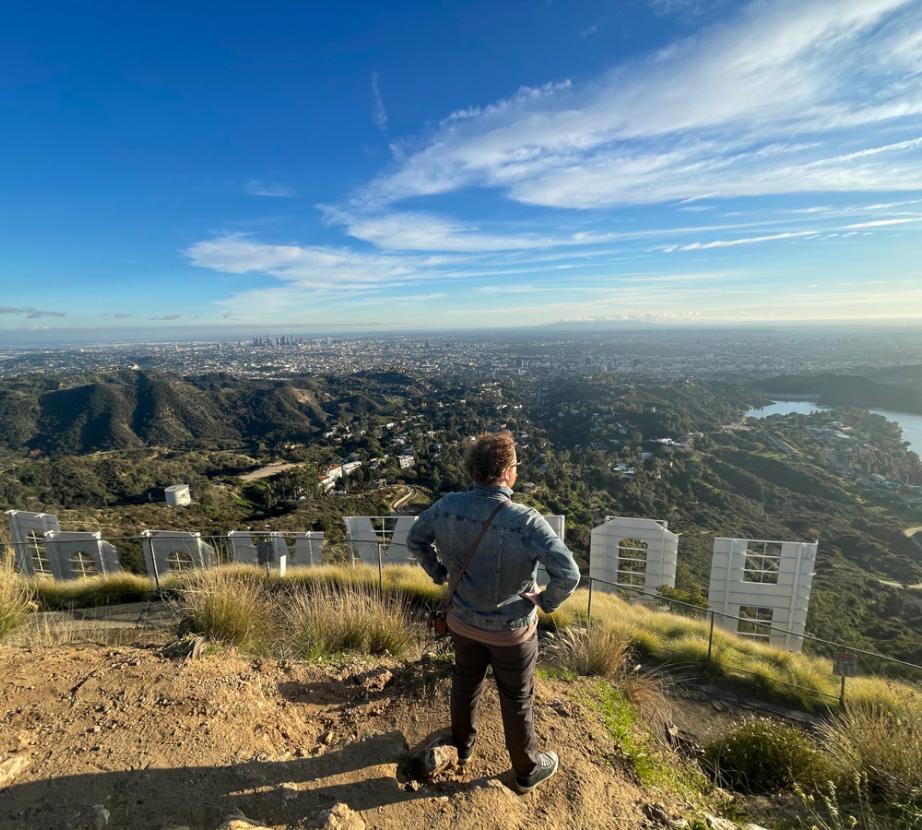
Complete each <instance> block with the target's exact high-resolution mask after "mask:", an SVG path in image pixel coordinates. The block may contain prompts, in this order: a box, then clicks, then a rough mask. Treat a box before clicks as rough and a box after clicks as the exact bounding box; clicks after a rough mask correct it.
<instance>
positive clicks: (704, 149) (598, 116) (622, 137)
mask: <svg viewBox="0 0 922 830" xmlns="http://www.w3.org/2000/svg"><path fill="white" fill-rule="evenodd" d="M919 10H920V4H919V2H918V0H840V2H837V3H829V2H825V0H807V2H804V0H797V2H795V0H781V2H776V3H754V4H752V5H750V6H748V7H746V8H744V9H742V10H741V11H738V12H736V13H735V15H734V16H733V17H732V19H730V20H729V21H728V22H724V23H720V24H715V25H712V26H711V27H710V28H709V29H707V30H705V31H704V32H703V33H699V34H696V35H695V36H694V37H690V38H688V39H686V40H684V41H680V42H676V43H674V44H673V45H671V46H670V47H668V48H667V49H664V50H662V51H661V52H659V53H657V54H656V55H653V56H651V57H648V58H646V59H644V60H640V61H636V62H634V63H631V64H626V65H622V66H618V67H615V68H614V69H612V70H611V71H610V72H609V73H607V74H606V75H604V76H602V77H601V78H599V79H597V80H596V81H594V82H591V83H585V84H579V85H573V84H569V83H567V84H562V85H549V86H546V87H541V88H536V89H524V90H522V91H520V92H519V93H518V94H516V95H515V96H513V97H512V98H510V99H506V100H503V101H499V102H496V103H494V104H492V105H490V106H487V107H472V108H469V109H468V110H462V111H459V112H456V113H453V114H452V115H451V116H449V117H448V118H447V119H446V120H445V121H443V122H442V123H441V125H440V126H439V127H438V128H437V129H436V130H435V131H434V132H433V133H432V134H431V135H429V136H428V137H427V138H426V139H425V140H424V142H423V146H422V148H421V149H412V147H413V145H411V144H405V145H403V146H402V147H401V152H400V153H399V155H398V157H397V160H396V163H395V166H394V168H393V169H392V170H390V171H389V172H387V173H385V174H383V175H382V176H380V177H379V178H378V179H377V180H375V181H374V182H372V183H371V184H370V185H369V186H368V187H367V188H365V189H364V191H362V192H361V193H360V194H359V197H358V198H359V201H360V202H361V203H364V204H366V205H382V204H386V203H389V202H394V201H398V200H401V199H404V198H409V197H417V196H425V195H431V194H437V193H448V192H451V191H456V190H460V189H463V188H467V187H472V186H482V187H483V186H485V187H493V188H498V189H500V190H502V191H503V192H504V193H506V194H507V195H508V196H509V197H511V198H512V199H514V200H516V201H519V202H523V203H528V204H536V205H546V206H554V207H571V208H590V207H602V206H610V205H621V204H638V203H649V202H659V201H667V200H675V199H683V198H689V197H694V196H699V195H701V194H710V195H714V196H718V197H721V196H723V197H726V196H740V195H760V194H773V193H792V192H801V191H810V190H827V191H871V190H894V191H895V190H911V189H920V188H922V152H920V146H919V144H918V141H919V129H920V124H919V116H920V115H922V87H920V86H919V85H918V84H913V83H910V82H908V80H907V79H908V78H910V77H911V76H913V74H914V73H917V72H919V71H920V70H922V50H919V49H914V48H912V44H914V43H916V41H917V40H918V39H919V38H920V37H922V35H920V32H922V15H920V14H919ZM884 129H886V130H888V131H890V132H891V133H892V132H896V133H897V135H896V136H895V138H896V140H892V141H888V142H880V141H876V142H874V143H870V141H871V139H870V136H872V135H879V134H880V133H881V131H882V130H884ZM901 130H902V131H903V133H904V134H903V135H902V136H901V135H899V134H898V133H899V131H901ZM906 131H909V133H910V134H909V135H906Z"/></svg>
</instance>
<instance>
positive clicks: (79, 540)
mask: <svg viewBox="0 0 922 830" xmlns="http://www.w3.org/2000/svg"><path fill="white" fill-rule="evenodd" d="M45 541H46V543H47V550H48V563H49V564H50V566H51V572H52V573H53V574H54V578H55V579H60V580H65V581H66V580H72V579H80V578H81V577H83V576H85V575H88V574H87V573H85V571H90V570H91V571H94V572H95V573H96V574H98V575H100V576H104V575H105V574H110V573H117V572H118V571H119V564H118V554H117V552H116V550H115V547H114V546H112V545H110V544H109V543H108V542H103V541H102V533H100V532H99V531H96V532H88V531H78V530H49V531H48V532H47V533H46V534H45ZM81 554H82V555H83V558H85V559H86V560H87V561H86V565H84V566H83V567H81V565H80V563H79V562H78V561H77V559H78V557H79V556H80V555H81ZM87 566H88V567H87Z"/></svg>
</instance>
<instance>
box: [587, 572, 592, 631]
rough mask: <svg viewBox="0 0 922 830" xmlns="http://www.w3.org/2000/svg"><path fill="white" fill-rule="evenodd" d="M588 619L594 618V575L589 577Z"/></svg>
mask: <svg viewBox="0 0 922 830" xmlns="http://www.w3.org/2000/svg"><path fill="white" fill-rule="evenodd" d="M586 619H587V620H588V621H591V620H592V577H591V576H590V577H589V604H588V605H587V606H586Z"/></svg>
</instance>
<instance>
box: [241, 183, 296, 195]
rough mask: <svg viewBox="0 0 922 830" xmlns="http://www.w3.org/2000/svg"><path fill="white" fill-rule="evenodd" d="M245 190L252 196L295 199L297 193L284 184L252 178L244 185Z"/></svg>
mask: <svg viewBox="0 0 922 830" xmlns="http://www.w3.org/2000/svg"><path fill="white" fill-rule="evenodd" d="M243 192H244V193H248V194H249V195H250V196H265V197H268V198H272V199H293V198H294V197H295V196H296V195H297V194H296V193H295V191H294V190H293V189H292V188H290V187H288V186H287V185H284V184H279V183H278V182H266V181H263V180H262V179H250V180H249V181H247V182H245V183H244V185H243Z"/></svg>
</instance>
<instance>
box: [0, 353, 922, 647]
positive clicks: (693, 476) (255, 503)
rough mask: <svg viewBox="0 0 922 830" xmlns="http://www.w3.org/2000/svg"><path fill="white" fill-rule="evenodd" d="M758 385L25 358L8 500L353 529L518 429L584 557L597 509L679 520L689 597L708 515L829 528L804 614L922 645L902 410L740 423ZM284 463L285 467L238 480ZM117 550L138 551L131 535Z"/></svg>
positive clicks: (543, 491)
mask: <svg viewBox="0 0 922 830" xmlns="http://www.w3.org/2000/svg"><path fill="white" fill-rule="evenodd" d="M894 371H896V370H894ZM907 371H908V370H907ZM907 371H902V370H901V375H900V376H901V377H904V376H906V377H908V376H909V375H907ZM909 374H911V373H909ZM78 380H79V382H78ZM762 395H764V391H762V390H759V389H756V388H754V387H748V386H739V385H736V384H729V383H719V382H707V383H705V382H702V381H684V382H682V383H677V384H656V383H654V382H643V381H642V380H641V379H634V378H619V377H616V376H613V375H610V374H598V375H588V376H576V375H574V374H572V373H569V374H564V375H560V376H548V377H547V378H546V379H545V380H544V381H542V382H541V383H537V384H536V383H533V382H531V381H528V380H525V379H521V380H520V379H516V378H509V379H507V380H506V381H505V382H503V383H502V384H499V383H495V382H485V381H484V379H483V377H481V376H480V375H479V373H477V372H473V373H470V374H461V375H454V374H444V375H433V376H431V377H428V378H424V377H419V378H414V377H411V376H409V375H406V374H402V373H399V372H359V373H357V374H355V375H336V376H318V375H311V376H306V375H305V376H297V377H292V378H291V379H288V380H285V381H267V380H250V379H239V378H235V377H233V376H231V375H227V374H212V375H203V376H194V377H179V376H176V375H170V374H166V373H157V372H147V373H145V372H125V373H119V374H115V375H107V376H105V377H97V378H89V377H87V378H80V379H76V380H66V381H65V380H62V379H57V380H52V379H48V378H43V379H38V378H19V379H16V380H12V381H7V382H4V383H3V384H0V407H6V410H5V411H4V412H3V413H0V415H2V416H5V417H0V441H6V444H5V445H0V462H2V468H3V475H2V476H0V509H8V508H16V509H32V510H47V511H52V512H56V513H58V514H59V515H60V516H61V518H62V521H64V522H65V526H68V527H74V528H80V529H100V530H102V531H103V532H104V533H106V534H107V535H108V536H110V537H117V536H136V535H137V533H138V532H139V530H141V529H143V528H145V527H177V528H183V529H194V530H199V531H201V532H203V533H205V534H218V535H220V534H223V533H226V532H227V531H228V530H231V529H235V528H240V527H247V526H251V527H252V526H271V527H273V528H275V529H286V530H290V529H316V530H324V531H325V532H327V533H328V534H330V536H329V538H330V539H331V540H332V541H334V542H340V541H341V540H342V534H343V522H342V516H343V515H346V514H348V513H349V512H350V511H352V512H355V513H357V514H359V515H362V514H366V513H368V514H377V513H379V512H382V511H383V512H387V511H388V510H389V507H388V505H389V504H390V502H389V499H390V497H391V494H392V493H394V492H395V490H394V488H395V487H403V486H404V485H409V486H410V487H412V488H413V492H414V493H415V494H416V496H415V501H414V503H413V505H412V509H411V512H418V511H419V510H420V509H421V508H423V507H425V506H426V505H427V504H428V503H430V502H431V501H432V500H433V499H435V498H436V497H437V496H438V494H439V493H441V492H445V491H448V490H457V489H463V488H465V487H466V486H467V479H466V476H465V475H464V472H463V469H462V451H463V444H464V441H465V440H466V439H467V438H468V437H469V436H470V435H472V434H475V433H476V432H477V431H479V430H483V429H496V428H500V427H507V428H509V429H512V430H513V431H514V432H515V433H516V434H517V436H518V438H519V441H520V457H521V458H522V459H523V461H524V464H523V467H522V469H521V471H520V478H521V481H522V486H521V489H520V492H519V493H518V494H517V498H518V499H519V500H521V501H524V502H526V503H528V504H531V505H533V506H534V507H536V508H538V509H540V510H541V511H543V512H547V513H559V514H564V515H566V517H567V542H568V544H569V546H570V547H571V548H572V550H573V551H574V552H575V554H576V556H577V559H578V560H579V562H580V564H581V566H582V567H583V568H584V570H585V568H586V567H587V566H588V556H589V537H590V532H591V529H592V528H593V527H594V526H596V525H597V524H599V523H600V522H601V521H603V520H604V518H605V516H612V515H628V516H645V517H653V518H658V519H666V520H668V521H669V524H670V528H671V529H673V530H674V531H676V532H679V533H681V534H682V539H681V548H680V551H681V554H680V561H679V571H678V580H677V584H678V588H679V590H680V591H683V592H686V593H687V594H688V596H689V597H691V598H694V597H696V596H697V597H700V596H701V595H702V593H703V592H705V591H706V586H707V583H708V578H709V569H710V558H711V547H712V544H713V537H714V536H715V535H719V536H740V537H749V538H756V539H759V538H762V539H806V540H813V539H819V541H820V548H819V559H818V567H817V571H818V574H817V578H816V580H815V583H814V592H813V601H812V603H811V610H810V618H809V622H808V630H809V631H810V632H811V633H813V634H816V635H817V636H820V637H823V638H826V639H829V640H836V641H846V642H849V643H852V644H853V645H856V646H862V647H865V648H868V649H871V650H877V651H882V652H884V653H885V654H889V655H892V656H895V657H899V658H902V659H904V660H908V661H911V662H915V663H919V662H922V637H920V633H919V632H920V630H922V590H920V589H919V588H918V587H916V586H918V585H919V584H922V534H915V535H913V534H911V533H908V532H907V531H908V530H909V529H911V528H913V527H916V526H918V525H919V524H920V522H919V518H918V517H919V515H920V514H919V511H920V509H922V489H920V488H922V463H920V461H919V459H918V457H917V456H916V455H914V454H912V453H908V452H906V450H905V447H904V446H903V444H902V440H901V436H900V432H899V430H898V428H897V427H896V426H895V425H893V424H891V423H889V422H888V421H886V420H885V419H884V418H883V417H881V416H877V415H871V414H868V413H866V412H863V411H861V410H858V409H847V410H837V411H833V412H826V413H818V414H816V415H812V416H798V415H791V416H783V417H782V416H775V417H772V418H769V419H764V420H762V421H759V422H752V423H750V424H749V425H748V426H747V425H746V424H744V423H742V420H741V419H742V414H743V413H744V412H745V411H746V409H748V408H749V406H750V405H751V404H753V403H755V402H757V401H758V400H759V399H760V397H761V396H762ZM113 445H114V446H113ZM110 446H112V447H113V448H111V449H106V448H107V447H110ZM40 447H43V448H45V449H44V450H42V449H40ZM68 448H70V449H68ZM407 452H409V453H412V455H413V458H414V463H413V465H412V466H409V467H406V468H401V467H400V465H399V464H398V462H397V457H398V456H399V455H401V454H403V453H407ZM347 460H349V461H351V460H355V461H359V462H361V467H359V468H358V469H357V470H356V471H355V473H354V475H353V476H352V477H351V478H350V480H349V483H348V495H346V494H345V493H344V492H343V491H341V490H336V491H334V492H331V493H327V494H321V493H320V492H319V488H318V478H319V474H320V472H322V471H323V470H326V469H329V467H331V466H333V465H336V464H339V463H342V462H343V461H347ZM280 462H284V466H287V468H288V469H285V470H284V471H283V472H280V473H279V474H277V475H274V476H269V477H266V478H263V479H260V480H255V481H244V480H242V479H241V478H239V476H240V475H241V474H244V473H247V472H249V471H252V470H254V469H255V468H263V467H264V466H270V465H272V464H276V463H280ZM176 481H186V482H188V483H190V484H191V485H192V493H193V499H194V503H193V505H192V506H191V507H189V508H187V509H185V510H183V511H181V512H177V511H171V510H170V509H169V508H167V507H166V506H165V505H164V504H163V496H162V488H163V487H164V486H165V485H167V484H171V483H174V482H176ZM526 485H527V488H526ZM408 509H410V508H408ZM121 548H122V552H123V554H124V556H125V562H126V564H127V565H128V566H129V567H132V568H139V567H141V559H140V546H139V545H136V544H131V543H124V544H123V545H122V546H121Z"/></svg>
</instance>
